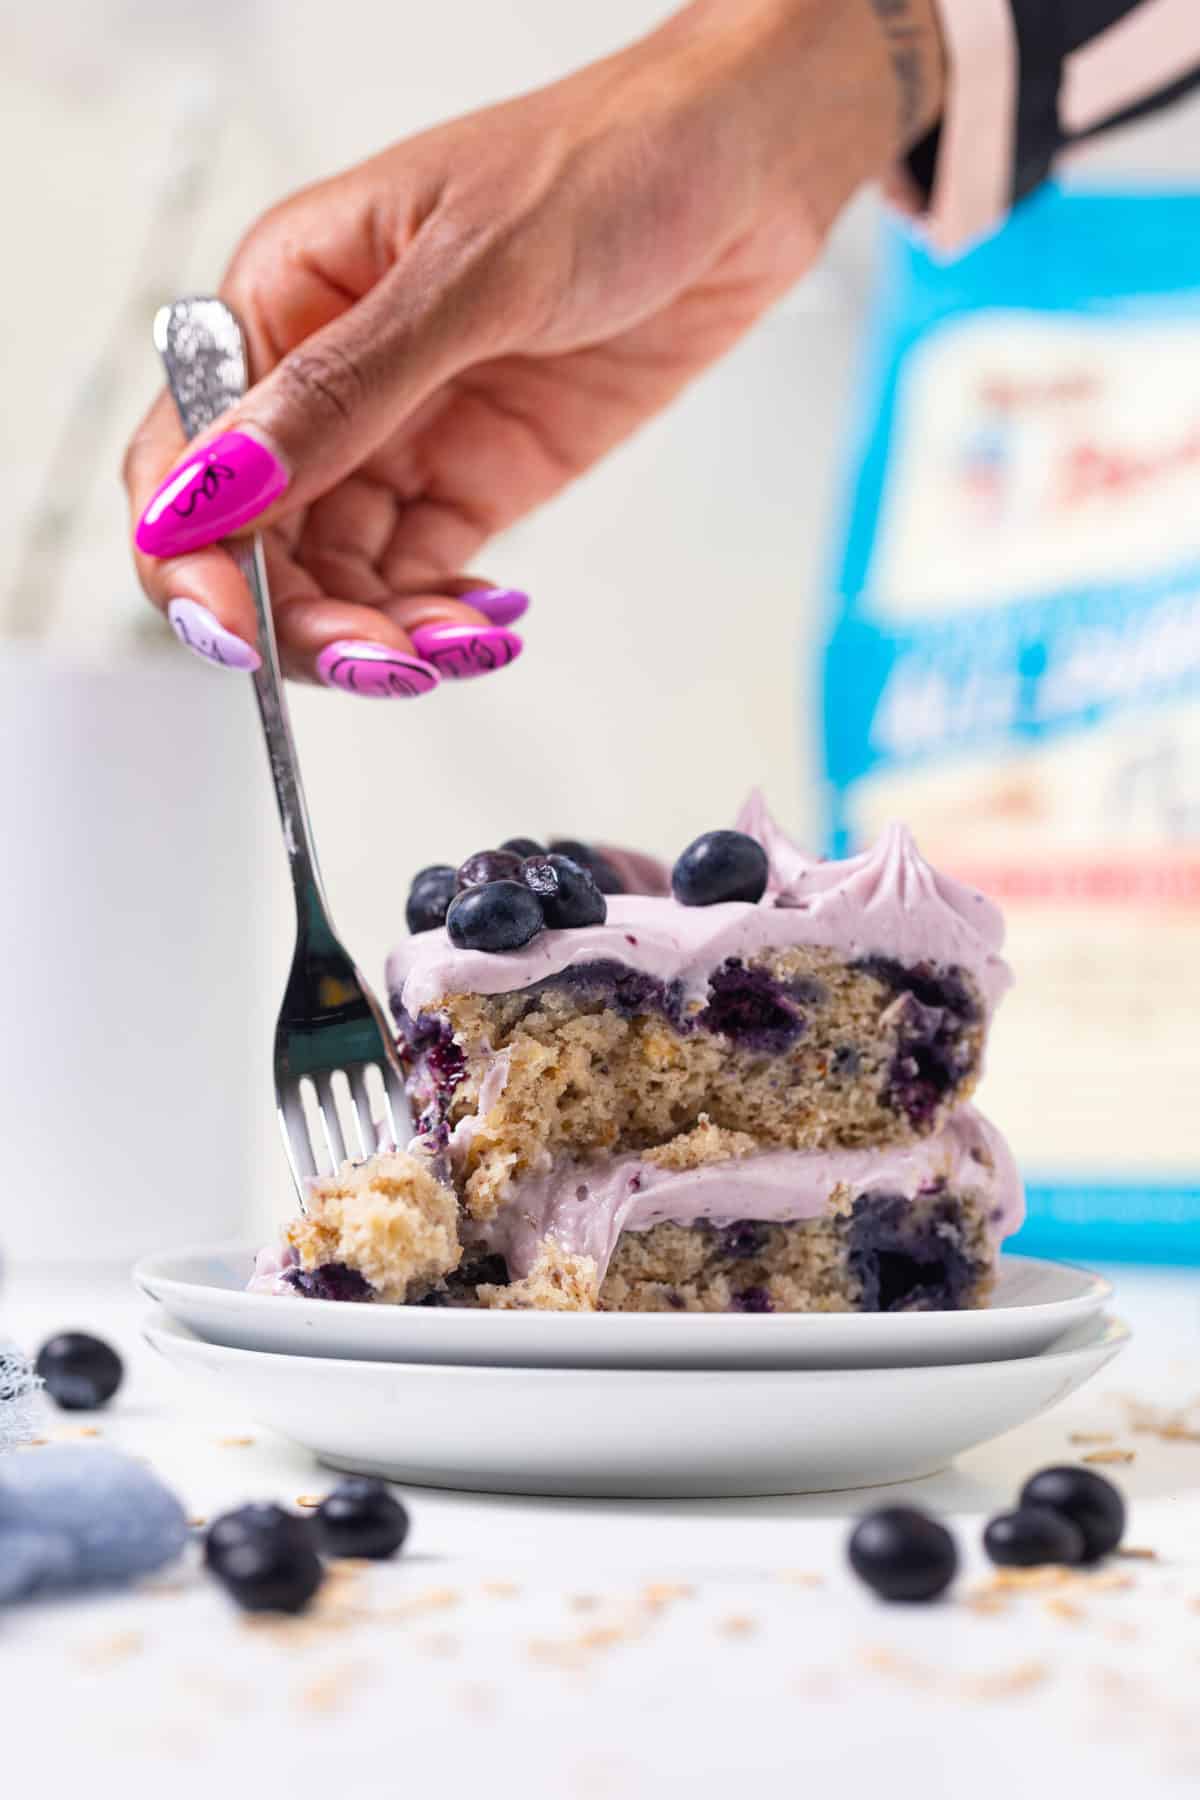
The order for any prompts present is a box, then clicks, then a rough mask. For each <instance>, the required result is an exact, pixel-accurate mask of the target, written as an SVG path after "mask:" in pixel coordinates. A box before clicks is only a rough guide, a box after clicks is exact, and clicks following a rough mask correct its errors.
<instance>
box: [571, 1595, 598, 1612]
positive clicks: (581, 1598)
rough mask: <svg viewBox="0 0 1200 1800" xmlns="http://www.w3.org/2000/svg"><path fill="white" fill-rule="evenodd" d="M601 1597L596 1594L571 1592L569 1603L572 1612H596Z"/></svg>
mask: <svg viewBox="0 0 1200 1800" xmlns="http://www.w3.org/2000/svg"><path fill="white" fill-rule="evenodd" d="M599 1604H600V1601H599V1598H598V1597H597V1596H596V1595H595V1594H569V1595H568V1596H567V1605H568V1606H569V1607H570V1609H571V1611H572V1612H595V1610H596V1608H597V1607H598V1606H599Z"/></svg>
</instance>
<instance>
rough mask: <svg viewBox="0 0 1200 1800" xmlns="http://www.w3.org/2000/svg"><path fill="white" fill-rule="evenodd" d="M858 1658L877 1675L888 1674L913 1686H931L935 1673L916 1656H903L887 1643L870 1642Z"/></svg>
mask: <svg viewBox="0 0 1200 1800" xmlns="http://www.w3.org/2000/svg"><path fill="white" fill-rule="evenodd" d="M858 1660H859V1661H860V1662H861V1663H862V1665H863V1667H864V1668H867V1669H870V1670H871V1672H872V1673H873V1674H875V1675H888V1676H891V1677H892V1678H893V1679H894V1680H897V1681H903V1682H906V1683H907V1684H908V1685H909V1686H912V1687H931V1686H932V1685H933V1679H934V1678H933V1674H932V1672H931V1671H930V1670H929V1669H927V1668H926V1667H925V1665H924V1664H923V1663H919V1662H918V1661H917V1660H916V1658H915V1657H912V1656H902V1655H901V1654H900V1652H899V1651H897V1650H890V1649H888V1648H887V1646H886V1645H879V1644H869V1645H867V1646H866V1647H865V1648H864V1649H863V1650H860V1652H859V1657H858Z"/></svg>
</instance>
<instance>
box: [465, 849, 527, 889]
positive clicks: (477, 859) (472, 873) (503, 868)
mask: <svg viewBox="0 0 1200 1800" xmlns="http://www.w3.org/2000/svg"><path fill="white" fill-rule="evenodd" d="M520 879H521V858H520V857H519V856H518V855H517V854H516V852H515V851H513V850H476V852H475V854H474V856H468V858H467V860H466V862H464V863H460V864H459V866H458V876H457V885H458V892H459V893H460V894H461V893H463V892H464V891H465V890H466V889H467V888H473V887H482V886H483V884H484V882H485V881H520Z"/></svg>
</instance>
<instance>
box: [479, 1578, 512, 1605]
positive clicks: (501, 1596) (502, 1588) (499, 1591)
mask: <svg viewBox="0 0 1200 1800" xmlns="http://www.w3.org/2000/svg"><path fill="white" fill-rule="evenodd" d="M483 1591H484V1593H485V1594H487V1595H488V1596H489V1597H490V1598H491V1599H492V1600H511V1599H512V1598H513V1596H514V1595H515V1594H519V1593H520V1591H521V1590H520V1588H519V1587H518V1585H517V1583H516V1582H515V1581H485V1582H484V1583H483Z"/></svg>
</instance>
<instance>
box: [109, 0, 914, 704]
mask: <svg viewBox="0 0 1200 1800" xmlns="http://www.w3.org/2000/svg"><path fill="white" fill-rule="evenodd" d="M931 8H932V0H696V3H695V4H693V5H691V6H689V7H687V8H686V9H685V10H684V11H683V12H682V13H680V14H678V15H677V16H676V17H675V18H674V19H672V20H670V21H669V22H668V23H667V24H666V25H665V26H664V27H663V28H662V29H660V30H659V31H657V32H656V33H654V34H653V35H652V36H651V37H649V38H648V39H646V40H645V41H644V42H642V43H640V44H637V45H634V46H633V47H632V48H631V49H629V50H626V51H623V52H621V53H620V54H619V55H617V56H615V57H613V58H611V59H608V60H606V61H604V62H601V63H598V64H595V65H593V66H591V67H589V68H586V69H584V70H582V71H580V72H579V73H577V74H575V75H573V76H570V77H569V78H567V79H566V80H564V81H561V82H558V83H556V84H555V85H553V86H552V87H549V88H546V89H544V90H542V91H540V92H537V93H533V94H530V95H527V96H525V97H524V98H521V99H519V100H516V101H512V102H510V103H508V104H505V105H502V106H497V107H492V108H489V109H487V110H485V111H482V112H478V113H474V114H472V115H470V116H468V117H466V118H463V119H459V120H456V121H454V122H453V123H451V124H448V125H444V126H442V127H439V128H438V129H436V130H433V131H430V132H426V133H424V134H422V135H421V136H419V137H416V138H412V139H410V140H408V141H406V142H404V143H401V144H398V145H396V146H395V147H394V148H392V149H390V150H387V151H385V152H384V153H383V154H382V155H380V156H378V157H375V158H373V159H372V160H371V161H369V162H367V163H364V164H362V165H361V166H359V167H357V168H354V169H351V170H350V171H348V172H347V173H346V174H343V175H339V176H337V177H335V178H334V179H332V180H330V181H325V182H322V183H320V184H319V185H317V186H315V187H312V188H309V189H307V190H305V191H304V192H302V193H300V194H297V195H295V196H294V197H293V198H291V199H289V200H286V201H285V202H283V204H282V205H280V206H279V207H277V208H276V209H275V210H273V211H272V212H270V213H268V214H267V215H266V216H265V217H264V218H263V219H261V220H260V221H259V223H258V224H257V225H255V226H254V227H253V229H252V230H251V231H250V233H249V235H248V236H247V237H246V238H245V240H244V241H243V243H242V245H241V246H240V248H239V249H238V251H237V254H236V255H235V257H234V259H233V262H232V264H231V266H230V268H229V271H228V274H227V275H226V278H225V280H224V282H223V284H222V287H221V293H222V295H223V296H224V298H225V299H226V300H228V302H229V304H230V305H231V306H232V307H233V308H234V310H235V311H236V312H237V314H238V316H239V317H240V319H241V321H242V323H243V326H244V328H245V331H246V335H247V340H248V344H249V351H250V360H251V368H252V371H253V375H254V378H255V382H256V385H255V386H254V387H253V388H252V389H251V390H250V391H249V392H248V394H247V395H246V397H245V399H244V400H243V401H241V402H240V403H239V404H238V405H237V406H236V407H235V408H233V409H232V410H231V411H230V412H229V413H228V414H227V415H226V416H225V418H224V419H222V420H221V421H220V423H219V424H218V425H217V426H215V427H214V428H213V429H212V430H211V431H210V432H208V433H206V434H205V435H204V437H203V438H201V439H198V440H197V442H196V443H195V444H194V445H193V446H191V447H188V448H186V453H185V446H184V443H183V440H182V435H181V432H180V430H179V425H178V421H177V419H176V417H175V413H174V409H173V406H172V404H171V402H170V400H169V398H168V397H166V396H165V395H164V396H163V397H161V398H160V399H159V400H158V401H157V402H156V403H155V405H154V407H153V408H152V409H151V411H150V413H149V415H148V416H147V418H146V420H145V421H144V423H143V424H142V426H141V427H140V429H139V430H138V432H137V433H136V435H135V437H134V439H133V442H132V444H131V445H130V448H129V452H128V455H127V458H126V467H125V477H126V485H127V488H128V493H129V500H130V506H131V509H132V514H133V517H134V519H135V520H139V521H140V522H139V524H138V527H137V542H138V545H139V555H138V567H139V572H140V575H141V579H142V583H143V585H144V587H145V589H146V592H147V594H148V595H149V596H150V598H151V600H152V601H153V602H154V603H155V604H156V605H157V606H159V607H161V608H163V609H164V610H166V609H168V608H169V609H170V612H171V616H172V621H173V623H174V624H175V626H176V629H177V631H178V632H179V634H180V635H181V636H182V637H184V638H185V641H190V642H191V643H192V647H193V648H199V649H201V651H202V653H207V654H209V655H210V656H211V657H212V659H213V660H215V661H222V662H228V663H232V664H233V665H234V666H237V667H242V668H246V667H252V666H254V663H255V662H256V660H257V653H256V652H255V651H254V650H253V649H252V646H253V644H254V642H255V636H256V632H255V620H254V609H253V604H252V601H251V598H250V595H249V593H248V591H247V589H246V587H245V584H244V583H243V581H242V579H241V577H240V576H239V574H238V572H237V570H236V568H235V566H234V564H233V562H232V560H231V558H230V557H229V556H228V555H227V554H226V552H225V551H224V550H223V549H221V548H220V546H219V541H218V540H219V539H221V538H222V537H225V536H228V535H229V534H230V533H231V532H233V531H235V530H241V529H245V528H247V527H248V526H249V525H250V524H251V522H253V526H254V528H255V529H258V530H261V531H263V533H264V544H265V551H266V559H267V568H268V574H269V578H270V584H271V591H272V596H273V601H274V607H275V614H276V624H277V631H278V638H279V645H280V654H281V658H282V661H283V664H284V668H285V670H286V671H287V673H289V674H290V675H293V676H299V677H302V678H308V679H312V678H313V677H314V676H315V677H317V678H318V679H321V680H324V681H326V682H327V683H330V684H333V685H338V686H342V687H347V688H349V689H351V690H352V691H356V692H365V693H380V694H383V693H400V692H405V691H409V692H420V691H427V689H428V688H429V687H431V686H433V685H434V684H435V681H436V675H435V673H434V668H435V667H436V669H437V670H438V671H439V672H440V673H442V674H446V675H450V676H456V675H457V676H462V675H464V674H478V673H483V672H485V670H486V668H488V667H495V666H500V665H502V664H503V662H505V661H507V660H511V657H512V656H513V655H515V654H516V653H517V652H518V651H519V649H520V640H519V639H518V638H517V637H516V636H515V634H513V633H512V632H511V631H510V630H508V629H507V625H508V624H509V623H511V621H512V619H513V618H515V617H516V616H517V614H518V613H519V612H520V611H521V610H523V607H524V596H521V595H518V594H514V593H513V592H512V590H507V589H504V590H496V589H491V588H489V587H488V585H487V584H486V583H485V582H484V581H483V579H482V578H481V577H478V576H475V577H472V576H470V575H468V574H464V573H462V571H463V570H464V569H466V568H468V567H469V566H470V564H471V562H472V560H473V559H474V557H475V555H476V553H477V552H478V550H479V549H480V547H481V546H482V545H483V544H484V543H485V542H486V540H487V539H488V538H490V537H491V536H492V535H493V534H494V533H496V532H498V531H501V530H503V529H504V528H505V527H506V526H508V525H510V524H512V523H513V522H514V521H515V520H516V519H518V518H520V517H521V516H522V515H523V514H525V513H527V512H529V511H530V510H531V509H532V508H533V507H536V506H538V505H539V504H540V503H541V502H542V501H544V500H546V499H548V498H549V497H550V496H551V495H552V494H554V493H555V492H557V490H558V489H560V488H561V487H563V486H564V485H565V484H566V483H567V482H569V481H570V480H572V479H573V477H575V476H576V475H578V474H580V473H582V472H583V471H584V470H585V469H587V468H588V467H589V466H590V465H591V464H592V463H594V462H595V461H596V460H597V459H598V458H599V457H601V456H603V455H604V453H605V452H606V451H607V450H609V449H610V448H611V447H612V446H613V445H614V444H617V443H619V442H620V440H621V439H622V438H624V437H626V436H628V435H629V433H630V432H632V431H634V430H636V428H637V427H638V426H639V425H640V424H642V423H643V422H644V421H645V420H647V419H648V418H650V417H651V416H652V415H653V414H654V413H655V412H657V411H658V410H659V409H660V408H661V407H662V406H664V405H665V404H666V403H667V401H669V400H670V399H671V397H672V396H673V395H674V394H675V393H677V392H678V390H679V389H680V388H681V387H683V386H684V384H685V383H686V382H688V381H689V380H690V379H691V378H692V377H693V376H695V375H696V374H698V373H699V372H700V371H701V370H702V369H704V368H705V367H706V366H707V365H708V364H709V363H711V362H712V361H713V360H714V359H715V358H717V357H718V356H720V355H721V353H722V352H723V351H725V350H726V349H728V348H729V346H730V345H731V344H732V343H733V342H734V341H735V340H736V339H737V338H738V337H739V336H740V335H741V334H742V333H743V332H744V331H745V330H746V329H747V327H748V326H749V325H751V324H752V323H753V321H754V320H755V319H757V318H758V317H759V315H760V314H761V313H762V312H763V311H764V310H765V309H766V308H767V307H768V306H769V305H770V304H771V302H772V301H773V300H775V299H776V298H777V297H778V296H779V295H780V294H782V293H783V292H784V291H785V290H786V289H787V288H788V287H789V286H791V285H792V283H793V282H795V280H796V279H797V278H798V277H799V276H800V275H801V274H803V272H804V271H805V270H806V269H807V268H808V266H809V265H810V264H811V262H812V261H813V259H814V258H815V256H816V254H817V252H818V250H819V248H820V246H821V243H822V242H823V239H824V237H825V234H826V232H827V231H828V228H829V226H830V225H831V223H832V221H833V219H834V218H835V217H836V215H837V213H838V211H839V210H840V209H841V207H842V206H843V205H844V204H845V202H846V201H847V199H848V198H849V197H850V196H851V195H852V194H853V193H854V191H855V190H856V189H857V188H858V187H859V186H860V185H861V184H862V182H863V181H865V180H867V179H869V178H870V177H872V176H873V175H875V174H876V173H878V172H879V171H880V170H882V169H883V168H884V167H885V166H886V165H887V164H888V162H889V161H890V160H891V158H893V157H894V156H895V155H896V154H897V153H898V152H899V151H900V150H901V149H903V148H904V146H905V145H906V144H907V143H909V142H911V141H912V140H913V139H914V138H915V137H916V136H917V135H918V134H919V133H920V132H921V131H922V130H924V129H925V128H926V127H927V126H928V125H929V123H931V122H932V120H933V118H935V117H936V114H937V110H938V107H939V104H940V92H941V68H940V48H939V45H938V39H937V33H936V28H935V26H934V24H933V20H932V12H931ZM795 404H796V406H797V408H800V407H802V406H803V396H802V395H797V396H795ZM497 618H499V621H500V622H499V623H498V624H497V623H496V622H495V620H496V619H497ZM431 665H433V666H432V667H431Z"/></svg>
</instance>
